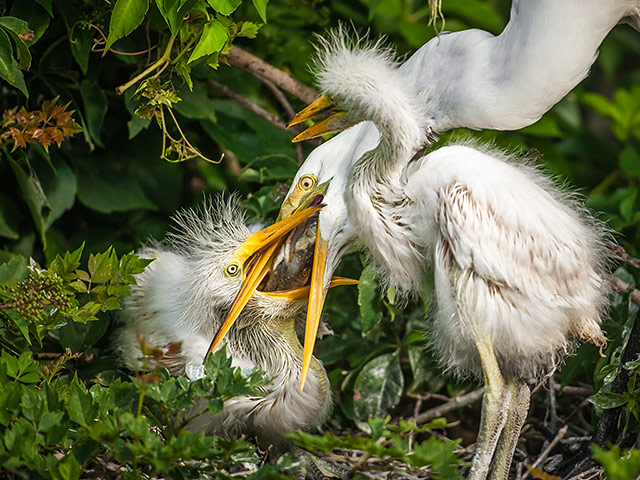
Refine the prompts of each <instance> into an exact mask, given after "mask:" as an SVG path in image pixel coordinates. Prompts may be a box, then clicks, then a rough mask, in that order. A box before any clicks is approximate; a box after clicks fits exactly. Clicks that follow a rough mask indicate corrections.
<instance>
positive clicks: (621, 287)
mask: <svg viewBox="0 0 640 480" xmlns="http://www.w3.org/2000/svg"><path fill="white" fill-rule="evenodd" d="M609 281H610V282H611V285H613V288H614V289H615V290H616V291H617V292H618V293H619V294H620V295H624V294H626V293H627V291H629V284H628V283H627V282H625V281H624V280H620V279H619V278H618V277H616V276H615V275H609ZM630 297H631V301H632V302H633V303H635V304H636V305H640V290H638V289H635V288H634V289H633V290H632V291H631V295H630Z"/></svg>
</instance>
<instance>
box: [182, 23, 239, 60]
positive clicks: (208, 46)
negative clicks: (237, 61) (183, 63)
mask: <svg viewBox="0 0 640 480" xmlns="http://www.w3.org/2000/svg"><path fill="white" fill-rule="evenodd" d="M228 39H229V31H228V30H227V27H225V26H224V25H223V24H222V22H220V21H219V20H216V19H213V20H211V21H210V22H209V23H207V24H206V25H205V26H204V29H203V31H202V35H201V36H200V40H198V43H197V44H196V46H195V48H194V49H193V52H191V56H190V57H189V61H188V63H191V62H193V61H195V60H197V59H198V58H200V57H204V56H206V55H211V54H212V53H216V52H219V51H220V50H222V47H224V46H225V44H226V43H227V40H228Z"/></svg>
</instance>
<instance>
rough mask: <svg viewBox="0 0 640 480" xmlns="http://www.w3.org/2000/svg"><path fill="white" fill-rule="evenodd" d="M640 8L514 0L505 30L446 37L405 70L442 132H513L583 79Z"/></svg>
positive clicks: (621, 0) (616, 2)
mask: <svg viewBox="0 0 640 480" xmlns="http://www.w3.org/2000/svg"><path fill="white" fill-rule="evenodd" d="M639 11H640V4H639V2H638V0H609V1H602V0H563V1H558V0H536V1H530V0H514V2H513V4H512V8H511V16H510V20H509V22H508V24H507V25H506V27H505V29H504V30H503V32H502V33H501V34H500V35H498V36H493V35H491V34H490V33H488V32H485V31H481V30H466V31H462V32H458V33H451V34H444V35H441V36H439V37H438V38H435V39H433V40H431V41H430V42H428V43H427V44H426V45H425V46H424V47H423V48H422V49H420V50H419V51H418V52H416V54H415V55H414V56H413V57H412V58H411V59H409V60H408V61H407V62H406V64H405V65H404V66H403V67H402V69H401V70H404V74H405V75H411V78H413V79H415V82H416V83H418V84H419V85H418V88H419V89H420V90H421V92H422V96H423V98H424V101H425V102H426V103H427V105H428V111H429V112H431V113H432V115H433V117H434V118H433V121H434V125H435V127H434V128H435V130H436V131H437V132H443V131H446V130H450V129H452V128H457V127H466V128H473V129H497V130H516V129H519V128H522V127H525V126H527V125H530V124H532V123H534V122H536V121H537V120H538V119H539V118H540V117H541V116H542V115H543V114H544V113H545V112H547V111H548V110H549V109H550V108H551V107H552V106H553V105H555V104H556V103H557V102H558V101H560V100H561V99H562V98H563V97H564V96H565V95H566V94H567V93H569V92H570V91H571V90H572V89H573V88H574V87H575V86H576V85H577V84H578V83H579V82H580V81H581V80H582V79H583V78H585V77H586V76H587V74H588V73H589V69H590V67H591V65H592V64H593V63H594V61H595V59H596V57H597V54H598V48H599V46H600V44H601V43H602V41H603V40H604V38H605V37H606V35H607V34H608V33H609V31H610V30H611V29H612V28H613V27H614V26H615V25H616V24H617V23H618V22H619V21H620V20H621V18H623V17H625V16H629V15H633V14H635V15H636V16H637V15H638V13H639ZM431 92H436V93H437V95H432V94H431Z"/></svg>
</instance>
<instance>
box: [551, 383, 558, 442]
mask: <svg viewBox="0 0 640 480" xmlns="http://www.w3.org/2000/svg"><path fill="white" fill-rule="evenodd" d="M556 390H558V384H557V383H556V381H555V379H554V378H553V375H551V376H550V377H549V430H551V431H552V432H554V431H555V430H556V427H557V425H558V410H557V409H556Z"/></svg>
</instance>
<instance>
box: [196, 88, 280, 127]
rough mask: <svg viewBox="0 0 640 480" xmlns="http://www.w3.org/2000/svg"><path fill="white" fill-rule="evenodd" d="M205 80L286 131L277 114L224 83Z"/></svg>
mask: <svg viewBox="0 0 640 480" xmlns="http://www.w3.org/2000/svg"><path fill="white" fill-rule="evenodd" d="M207 82H209V85H211V86H213V87H215V88H217V89H218V90H220V92H222V94H223V95H226V96H227V97H229V98H230V99H231V100H233V101H234V102H238V103H239V104H240V105H242V106H243V107H245V108H247V109H249V110H251V111H252V112H253V113H255V114H256V115H258V116H260V117H262V118H264V119H265V120H266V121H268V122H269V123H271V124H272V125H275V126H276V127H278V128H280V129H281V130H284V131H285V132H288V130H287V126H286V125H285V123H284V122H283V121H282V120H280V119H279V118H278V116H277V115H274V114H273V113H270V112H267V111H266V110H265V109H264V108H262V107H261V106H259V105H256V104H255V103H253V102H252V101H251V100H249V99H247V98H245V97H243V96H242V95H239V94H237V93H236V92H234V91H233V90H231V89H230V88H229V87H227V86H226V85H222V84H221V83H218V82H216V81H215V80H212V79H208V80H207Z"/></svg>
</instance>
